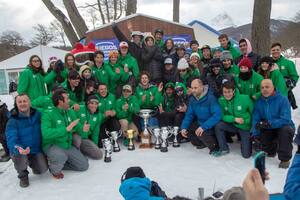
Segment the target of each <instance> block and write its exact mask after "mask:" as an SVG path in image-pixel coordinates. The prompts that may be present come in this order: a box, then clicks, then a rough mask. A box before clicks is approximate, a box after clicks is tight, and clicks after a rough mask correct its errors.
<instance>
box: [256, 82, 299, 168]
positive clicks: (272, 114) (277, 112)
mask: <svg viewBox="0 0 300 200" xmlns="http://www.w3.org/2000/svg"><path fill="white" fill-rule="evenodd" d="M261 94H262V96H261V97H260V98H259V99H258V100H257V101H256V103H255V106H254V111H253V115H252V134H253V136H254V137H257V136H260V140H261V145H262V150H263V151H265V152H266V153H267V155H268V156H269V157H275V156H276V152H277V153H278V158H279V160H280V161H281V162H280V164H279V168H285V169H286V168H288V167H289V165H290V159H291V158H292V150H293V145H292V141H293V135H294V132H295V127H294V123H293V121H292V116H291V108H290V103H289V101H288V99H287V97H284V96H282V95H281V94H280V93H279V92H277V91H276V90H275V88H274V85H273V83H272V80H270V79H264V80H263V81H262V83H261Z"/></svg>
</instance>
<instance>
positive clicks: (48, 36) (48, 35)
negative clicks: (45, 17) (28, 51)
mask: <svg viewBox="0 0 300 200" xmlns="http://www.w3.org/2000/svg"><path fill="white" fill-rule="evenodd" d="M33 29H34V30H35V31H36V33H35V37H34V38H33V39H32V40H31V44H32V46H35V45H38V44H41V45H45V46H46V45H48V44H49V43H50V42H52V41H54V35H53V34H52V32H51V31H50V29H49V28H48V27H46V26H45V25H42V24H37V25H36V26H34V27H33Z"/></svg>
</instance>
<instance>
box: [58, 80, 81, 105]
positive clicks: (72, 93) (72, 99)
mask: <svg viewBox="0 0 300 200" xmlns="http://www.w3.org/2000/svg"><path fill="white" fill-rule="evenodd" d="M62 86H63V88H64V89H65V90H66V91H67V93H68V95H69V98H70V106H73V105H74V104H76V103H78V104H84V88H82V90H81V92H80V94H79V95H78V96H77V95H76V92H75V90H72V89H71V88H70V87H68V80H66V81H65V82H63V83H62Z"/></svg>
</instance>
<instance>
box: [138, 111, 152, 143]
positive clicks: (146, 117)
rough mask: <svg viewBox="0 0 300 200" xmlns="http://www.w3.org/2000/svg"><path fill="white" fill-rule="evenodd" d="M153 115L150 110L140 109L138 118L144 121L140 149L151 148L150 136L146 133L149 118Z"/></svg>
mask: <svg viewBox="0 0 300 200" xmlns="http://www.w3.org/2000/svg"><path fill="white" fill-rule="evenodd" d="M152 113H153V110H150V109H141V110H140V113H139V116H140V117H141V118H143V119H144V126H145V128H144V131H143V132H142V133H141V145H140V148H142V149H145V148H152V144H151V135H150V132H149V131H148V127H147V126H148V120H149V118H150V117H151V115H152Z"/></svg>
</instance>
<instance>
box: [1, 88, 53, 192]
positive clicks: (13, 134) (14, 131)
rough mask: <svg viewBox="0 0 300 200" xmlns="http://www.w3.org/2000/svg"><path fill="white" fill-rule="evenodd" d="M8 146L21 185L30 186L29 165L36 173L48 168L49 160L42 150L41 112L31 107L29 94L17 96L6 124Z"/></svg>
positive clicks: (43, 171)
mask: <svg viewBox="0 0 300 200" xmlns="http://www.w3.org/2000/svg"><path fill="white" fill-rule="evenodd" d="M5 132H6V137H7V146H8V148H9V153H10V156H11V157H12V161H13V162H14V166H15V169H16V170H17V173H18V178H19V179H20V186H21V187H28V186H29V180H28V174H29V172H28V171H27V167H28V165H29V166H30V167H31V168H32V171H33V173H34V174H42V173H45V172H46V171H47V170H48V166H47V161H46V159H45V156H44V154H43V153H42V151H41V137H42V136H41V113H40V112H38V111H37V110H35V109H33V108H30V99H29V96H28V95H27V94H19V95H18V96H17V97H16V102H15V108H14V109H13V110H12V111H11V115H10V118H9V120H8V122H7V126H6V131H5Z"/></svg>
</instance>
